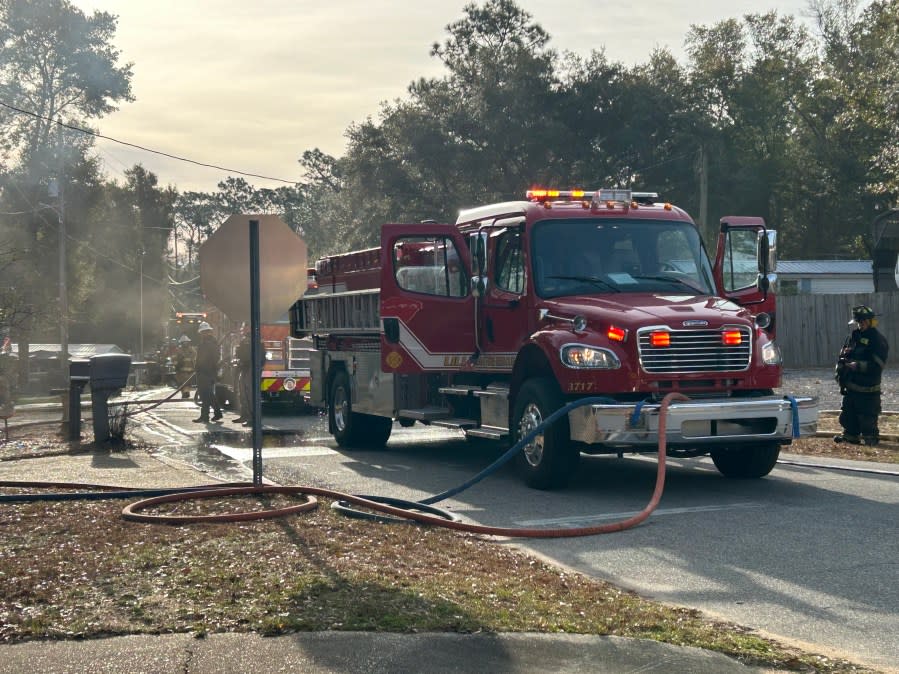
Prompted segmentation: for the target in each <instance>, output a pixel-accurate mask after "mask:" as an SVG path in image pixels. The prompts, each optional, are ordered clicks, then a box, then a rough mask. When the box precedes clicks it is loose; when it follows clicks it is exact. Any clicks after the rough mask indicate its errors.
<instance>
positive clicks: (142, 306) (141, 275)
mask: <svg viewBox="0 0 899 674" xmlns="http://www.w3.org/2000/svg"><path fill="white" fill-rule="evenodd" d="M142 238H143V237H142ZM137 359H138V360H143V359H144V249H143V248H141V251H140V351H139V352H138V356H137Z"/></svg>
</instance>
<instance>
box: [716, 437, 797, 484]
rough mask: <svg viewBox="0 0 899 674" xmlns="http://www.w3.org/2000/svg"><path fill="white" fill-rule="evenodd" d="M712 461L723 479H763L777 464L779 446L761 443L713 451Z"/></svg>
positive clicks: (771, 443)
mask: <svg viewBox="0 0 899 674" xmlns="http://www.w3.org/2000/svg"><path fill="white" fill-rule="evenodd" d="M711 455H712V461H713V462H714V464H715V468H717V469H718V472H719V473H721V474H722V475H724V477H732V478H738V479H755V478H759V477H765V476H766V475H767V474H768V473H770V472H771V471H772V469H773V468H774V466H775V465H776V464H777V457H778V456H780V444H778V443H776V442H763V443H759V444H756V445H746V446H745V447H734V448H731V449H714V450H712V452H711Z"/></svg>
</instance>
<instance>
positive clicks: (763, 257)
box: [756, 229, 768, 276]
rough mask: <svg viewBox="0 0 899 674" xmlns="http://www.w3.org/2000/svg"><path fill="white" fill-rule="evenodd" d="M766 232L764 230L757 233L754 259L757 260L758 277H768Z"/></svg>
mask: <svg viewBox="0 0 899 674" xmlns="http://www.w3.org/2000/svg"><path fill="white" fill-rule="evenodd" d="M767 234H768V232H767V231H765V230H764V229H763V230H761V231H760V232H759V239H758V247H757V250H756V258H757V260H758V268H759V276H768V236H767Z"/></svg>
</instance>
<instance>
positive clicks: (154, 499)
mask: <svg viewBox="0 0 899 674" xmlns="http://www.w3.org/2000/svg"><path fill="white" fill-rule="evenodd" d="M687 399H688V398H687V397H686V396H684V395H682V394H680V393H669V394H668V395H667V396H665V398H664V399H663V400H662V403H661V406H660V408H659V446H658V467H657V471H656V483H655V488H654V490H653V493H652V496H651V498H650V500H649V502H648V503H647V505H646V507H644V508H643V510H641V511H640V512H639V513H637V514H636V515H634V516H632V517H629V518H627V519H624V520H622V521H619V522H612V523H607V524H602V525H597V526H590V527H577V528H547V529H537V528H519V527H494V526H485V525H479V524H469V523H465V522H461V521H459V520H458V519H456V518H455V517H454V516H453V515H451V514H450V513H447V512H446V511H442V510H440V509H438V508H436V507H434V506H433V505H431V504H433V503H436V502H438V501H441V500H444V499H446V498H449V497H450V496H452V495H454V494H457V493H459V492H461V491H463V490H464V489H467V488H468V487H470V486H471V485H472V484H474V483H475V482H477V481H479V480H480V479H483V477H486V476H487V475H489V474H492V473H493V472H494V471H495V470H497V469H498V468H499V467H500V466H501V465H503V464H505V463H506V462H508V461H509V460H511V459H512V458H513V457H514V456H515V455H516V454H517V453H518V452H519V451H520V450H521V448H522V447H523V446H525V445H526V444H527V443H529V442H531V441H532V440H533V439H534V438H536V437H537V436H538V435H540V434H541V433H542V432H543V430H544V429H545V428H546V426H548V425H549V424H551V423H554V422H555V421H556V419H558V418H559V417H561V416H562V415H564V414H567V413H568V412H569V411H570V410H571V409H574V408H576V407H579V406H582V405H588V404H593V403H595V402H597V399H595V398H585V399H582V400H578V401H575V402H573V403H570V404H568V405H566V406H563V407H561V408H560V409H558V410H556V411H555V412H554V413H553V414H551V415H549V416H548V417H547V418H546V419H545V420H544V421H543V423H542V424H540V425H539V426H537V427H536V428H534V429H533V430H532V431H531V432H530V433H528V434H527V435H526V436H525V437H523V438H522V439H521V440H520V441H519V442H517V443H515V445H514V446H513V447H512V448H510V449H509V450H508V451H507V452H506V453H505V454H504V455H503V456H502V457H500V458H499V459H498V460H497V461H495V462H494V463H493V464H491V465H490V466H488V467H487V468H486V469H485V470H484V471H482V472H481V473H479V474H478V475H477V476H475V477H474V478H472V479H471V480H469V481H468V482H466V483H465V484H463V485H460V486H459V487H456V488H454V489H452V490H449V491H446V492H443V493H441V494H438V495H436V496H432V497H430V498H427V499H423V500H422V501H418V502H406V501H403V500H401V499H390V498H383V497H365V496H357V495H352V494H344V493H342V492H339V491H335V490H332V489H324V488H318V487H309V486H243V485H237V486H234V485H231V486H224V487H220V486H215V487H213V488H210V487H209V486H199V487H190V488H180V489H170V490H122V489H118V490H116V491H114V492H99V493H91V494H36V495H35V494H29V495H22V494H17V495H4V496H0V501H2V500H7V501H9V500H16V501H25V500H53V499H59V500H62V499H66V498H68V499H75V498H94V499H102V498H129V497H130V498H133V497H149V498H143V500H139V501H137V502H135V503H131V504H129V505H127V506H126V507H125V508H124V509H123V511H122V516H123V517H124V518H125V519H127V520H130V521H136V522H154V523H172V524H187V523H192V522H240V521H246V520H251V519H262V518H265V517H276V516H282V515H287V514H292V513H297V512H304V511H308V510H311V509H312V508H315V507H316V506H317V501H316V499H315V496H322V497H327V498H331V499H334V500H335V501H336V502H338V503H345V504H353V505H355V506H360V507H365V508H367V509H369V510H372V511H375V512H379V513H383V514H384V515H387V516H391V517H394V518H401V519H404V520H411V521H415V522H419V523H422V524H432V525H435V526H442V527H446V528H450V529H455V530H458V531H466V532H470V533H479V534H485V535H493V536H506V537H523V538H562V537H575V536H592V535H596V534H604V533H612V532H615V531H623V530H624V529H628V528H630V527H634V526H636V525H638V524H640V523H641V522H643V521H644V520H646V518H647V517H649V515H650V514H651V513H652V512H653V510H655V508H656V507H657V506H658V504H659V501H660V500H661V497H662V492H663V490H664V484H665V456H666V455H665V448H666V419H667V412H668V407H669V405H670V404H671V402H672V401H673V400H687ZM0 484H3V485H4V486H25V485H26V484H27V485H29V486H59V485H58V483H50V484H44V483H0ZM77 486H78V487H82V488H83V487H86V486H88V485H77ZM107 489H109V488H108V487H107ZM160 492H162V493H160ZM263 494H287V495H296V496H304V497H305V500H304V501H303V502H302V503H299V504H295V505H292V506H289V507H285V508H276V509H271V510H265V511H253V512H244V513H227V514H220V515H165V514H148V513H146V512H143V511H145V510H146V509H148V508H151V507H153V506H156V505H161V504H164V503H172V502H176V501H186V500H191V499H205V498H216V497H224V496H236V495H263Z"/></svg>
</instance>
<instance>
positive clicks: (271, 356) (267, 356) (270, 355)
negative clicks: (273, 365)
mask: <svg viewBox="0 0 899 674" xmlns="http://www.w3.org/2000/svg"><path fill="white" fill-rule="evenodd" d="M274 357H275V354H273V353H272V352H271V351H266V352H265V359H266V360H273V359H274Z"/></svg>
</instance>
